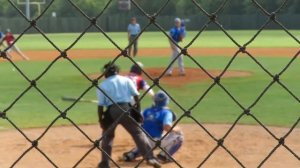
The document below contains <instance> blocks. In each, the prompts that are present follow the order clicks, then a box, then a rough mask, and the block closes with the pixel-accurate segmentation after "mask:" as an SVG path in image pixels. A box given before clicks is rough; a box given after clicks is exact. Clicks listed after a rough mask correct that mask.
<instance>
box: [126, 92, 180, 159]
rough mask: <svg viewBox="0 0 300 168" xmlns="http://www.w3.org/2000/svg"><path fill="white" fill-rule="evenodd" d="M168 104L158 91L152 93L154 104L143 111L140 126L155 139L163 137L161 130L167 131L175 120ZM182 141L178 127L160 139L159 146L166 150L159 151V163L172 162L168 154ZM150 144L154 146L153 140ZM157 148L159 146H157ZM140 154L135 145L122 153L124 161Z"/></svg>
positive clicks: (162, 93) (166, 99) (177, 147)
mask: <svg viewBox="0 0 300 168" xmlns="http://www.w3.org/2000/svg"><path fill="white" fill-rule="evenodd" d="M168 104H169V97H168V96H167V94H166V93H164V92H162V91H159V92H157V93H156V94H155V95H154V105H153V106H152V107H150V108H147V109H146V110H145V111H144V112H143V117H144V122H143V124H142V127H143V128H144V129H145V131H147V133H148V134H149V135H150V136H151V137H152V138H153V139H155V140H159V139H161V138H162V137H163V132H164V131H165V132H169V131H170V130H171V128H172V125H173V122H174V121H175V120H176V115H175V113H173V112H172V111H171V110H170V109H169V108H168V107H167V105H168ZM182 143H183V133H182V131H181V130H180V128H179V127H177V126H176V127H174V128H173V129H172V130H171V132H170V133H169V134H168V135H167V136H166V137H165V138H164V139H162V141H161V147H162V148H163V149H164V150H165V151H166V152H168V154H169V155H168V154H166V153H165V152H164V151H160V152H159V153H158V154H157V158H158V160H159V161H160V162H161V163H167V162H172V159H171V158H170V157H169V156H173V155H174V154H175V153H176V152H177V151H178V150H179V148H180V147H181V145H182ZM151 146H152V147H154V146H155V142H153V141H151ZM157 149H159V148H157ZM139 156H141V154H140V151H139V149H138V148H137V147H136V148H134V149H132V150H130V151H129V152H125V153H124V154H123V157H122V159H123V160H124V161H133V160H135V159H136V158H137V157H139Z"/></svg>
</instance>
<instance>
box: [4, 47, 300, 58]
mask: <svg viewBox="0 0 300 168" xmlns="http://www.w3.org/2000/svg"><path fill="white" fill-rule="evenodd" d="M237 50H238V48H189V49H188V52H189V53H190V54H191V55H192V56H233V55H234V54H235V52H236V51H237ZM247 51H248V52H250V53H251V54H252V55H254V56H271V57H293V56H294V55H295V54H296V53H297V52H298V51H299V48H249V49H247ZM24 53H25V54H26V55H27V56H28V57H29V58H30V59H31V60H44V61H49V60H53V59H55V58H56V57H57V56H59V54H60V53H59V52H57V51H55V50H43V51H24ZM119 53H120V51H118V50H117V49H95V50H80V49H72V50H70V51H68V55H69V57H70V58H73V59H87V58H112V57H115V56H117V55H118V54H119ZM170 53H171V51H170V49H169V48H142V49H140V50H139V53H138V56H139V57H156V56H168V55H170ZM13 60H21V58H20V57H18V56H14V58H13ZM0 61H3V59H0Z"/></svg>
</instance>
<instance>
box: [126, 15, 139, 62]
mask: <svg viewBox="0 0 300 168" xmlns="http://www.w3.org/2000/svg"><path fill="white" fill-rule="evenodd" d="M127 31H128V41H129V44H130V43H131V42H132V41H133V40H135V41H134V42H133V56H134V57H136V55H137V52H138V38H137V37H138V35H139V34H140V32H141V27H140V24H138V23H137V21H136V18H135V17H132V18H131V20H130V23H129V25H128V28H127ZM131 48H132V45H131V46H129V48H128V55H129V56H130V55H131Z"/></svg>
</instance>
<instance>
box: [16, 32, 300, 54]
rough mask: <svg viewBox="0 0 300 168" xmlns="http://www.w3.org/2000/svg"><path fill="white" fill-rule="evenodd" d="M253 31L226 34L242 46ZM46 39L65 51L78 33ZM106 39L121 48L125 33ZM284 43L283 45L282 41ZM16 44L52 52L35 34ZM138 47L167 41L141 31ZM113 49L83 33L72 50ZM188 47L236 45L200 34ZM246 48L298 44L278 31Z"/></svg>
mask: <svg viewBox="0 0 300 168" xmlns="http://www.w3.org/2000/svg"><path fill="white" fill-rule="evenodd" d="M256 32H257V31H253V30H251V31H250V30H249V31H246V30H245V31H228V33H229V34H230V35H231V36H232V37H233V38H234V39H235V40H236V41H237V42H238V43H239V44H240V45H243V44H245V43H246V42H248V41H249V40H250V39H251V37H252V36H253V35H254V34H255V33H256ZM291 32H292V33H293V34H294V35H295V36H296V37H297V38H299V36H300V31H291ZM196 33H197V32H195V31H189V32H188V35H187V38H186V39H185V40H184V42H183V43H182V45H187V44H188V43H189V42H190V41H191V40H192V38H193V37H194V36H195V35H196ZM47 35H48V37H49V39H50V40H51V41H53V42H54V43H55V44H56V45H57V47H58V48H60V49H65V48H67V47H69V46H70V45H71V44H72V43H73V42H74V41H75V40H76V38H78V37H79V35H80V34H79V33H69V34H47ZM108 36H109V37H111V38H112V39H113V41H114V42H115V43H116V44H117V45H119V46H121V47H122V48H124V47H126V45H127V44H128V42H127V34H126V33H125V32H122V33H108ZM283 41H284V42H283ZM18 45H19V47H20V48H21V49H23V50H52V49H54V48H53V46H52V45H51V44H50V43H48V42H47V41H46V39H45V38H44V37H43V36H41V35H37V34H33V35H32V34H28V35H24V36H23V37H22V38H21V39H20V41H19V42H18ZM139 46H140V48H167V47H169V42H168V39H167V38H166V37H165V35H164V34H163V33H161V32H145V33H143V34H142V35H141V37H140V40H139ZM114 47H115V46H114V45H113V44H112V43H111V42H109V40H108V39H107V38H106V37H105V36H104V35H102V34H101V33H87V34H85V35H84V36H83V37H82V39H81V40H80V41H79V42H78V43H77V44H76V45H75V46H74V48H75V49H100V48H114ZM191 47H195V48H198V47H236V45H235V44H234V43H233V42H231V41H230V40H229V38H228V37H227V36H225V34H224V33H223V32H222V31H204V32H203V33H202V34H201V35H200V37H199V38H198V39H197V40H196V41H195V42H194V44H193V45H192V46H191ZM249 47H269V48H275V47H299V44H298V43H297V42H296V41H295V40H294V39H292V38H291V37H290V36H289V35H288V34H287V33H285V32H284V31H282V30H264V31H262V32H261V34H260V35H259V36H258V37H257V39H256V40H255V41H254V42H253V43H251V44H250V45H249Z"/></svg>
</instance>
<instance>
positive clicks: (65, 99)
mask: <svg viewBox="0 0 300 168" xmlns="http://www.w3.org/2000/svg"><path fill="white" fill-rule="evenodd" d="M61 99H62V100H63V101H71V102H75V101H76V100H77V98H74V97H68V96H63V97H62V98H61ZM78 102H85V103H98V100H92V99H79V100H78Z"/></svg>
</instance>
